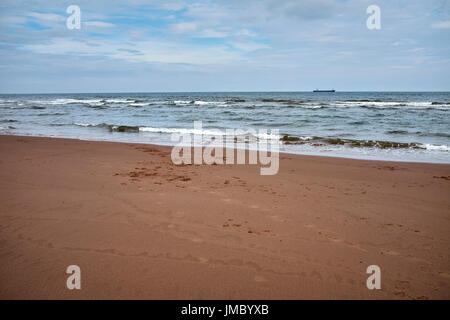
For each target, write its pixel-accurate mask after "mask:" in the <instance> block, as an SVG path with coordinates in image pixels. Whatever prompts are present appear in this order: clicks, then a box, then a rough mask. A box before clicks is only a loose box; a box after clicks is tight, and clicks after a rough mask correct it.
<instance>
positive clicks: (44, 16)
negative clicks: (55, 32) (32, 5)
mask: <svg viewBox="0 0 450 320" xmlns="http://www.w3.org/2000/svg"><path fill="white" fill-rule="evenodd" d="M28 16H29V17H32V18H35V19H38V20H42V21H50V22H61V21H65V20H66V17H64V16H62V15H59V14H54V13H40V12H31V13H29V14H28Z"/></svg>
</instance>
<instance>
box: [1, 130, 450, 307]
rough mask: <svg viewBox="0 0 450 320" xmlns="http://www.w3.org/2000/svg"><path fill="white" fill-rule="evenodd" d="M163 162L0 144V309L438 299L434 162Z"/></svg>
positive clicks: (441, 202)
mask: <svg viewBox="0 0 450 320" xmlns="http://www.w3.org/2000/svg"><path fill="white" fill-rule="evenodd" d="M170 150H171V148H169V147H162V146H151V145H139V144H130V143H112V142H89V141H79V140H69V139H51V138H34V137H19V136H0V151H1V157H0V177H1V184H0V188H1V191H0V298H1V299H36V298H38V299H49V298H56V299H80V298H81V299H106V298H113V299H114V298H124V299H318V298H325V299H352V298H356V299H382V298H388V299H450V259H449V253H450V250H449V249H450V248H449V246H450V232H449V231H450V165H438V164H420V163H399V162H382V161H364V160H351V159H339V158H331V157H313V156H297V155H290V154H281V155H280V169H279V173H278V174H277V175H274V176H261V175H260V174H259V173H260V166H259V165H183V166H176V165H174V164H172V162H171V159H170ZM69 265H78V266H79V267H80V268H81V286H82V289H81V290H68V289H67V288H66V279H67V277H68V275H67V274H66V272H65V271H66V268H67V266H69ZM369 265H378V266H380V268H381V287H382V289H381V290H368V289H367V287H366V279H367V277H368V276H369V275H368V274H366V268H367V267H368V266H369Z"/></svg>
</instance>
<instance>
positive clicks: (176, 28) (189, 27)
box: [169, 22, 197, 33]
mask: <svg viewBox="0 0 450 320" xmlns="http://www.w3.org/2000/svg"><path fill="white" fill-rule="evenodd" d="M169 28H170V30H172V32H173V33H187V32H194V31H196V30H197V24H196V23H195V22H180V23H175V24H171V25H170V26H169Z"/></svg>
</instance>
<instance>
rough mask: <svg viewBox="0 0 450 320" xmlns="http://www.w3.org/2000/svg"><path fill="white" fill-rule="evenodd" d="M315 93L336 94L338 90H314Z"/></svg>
mask: <svg viewBox="0 0 450 320" xmlns="http://www.w3.org/2000/svg"><path fill="white" fill-rule="evenodd" d="M313 92H336V90H334V89H331V90H319V89H316V90H313Z"/></svg>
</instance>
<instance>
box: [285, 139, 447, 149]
mask: <svg viewBox="0 0 450 320" xmlns="http://www.w3.org/2000/svg"><path fill="white" fill-rule="evenodd" d="M280 140H281V141H282V142H283V143H284V144H287V145H291V144H294V145H295V144H305V143H309V144H310V145H312V146H321V147H323V146H326V145H341V146H347V147H357V148H377V149H422V150H431V151H444V152H449V151H450V148H449V146H447V145H436V144H427V143H425V144H423V143H417V142H395V141H382V140H356V139H343V138H324V137H301V136H289V135H284V136H283V137H282V138H280Z"/></svg>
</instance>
